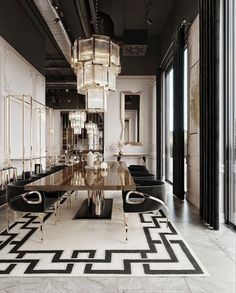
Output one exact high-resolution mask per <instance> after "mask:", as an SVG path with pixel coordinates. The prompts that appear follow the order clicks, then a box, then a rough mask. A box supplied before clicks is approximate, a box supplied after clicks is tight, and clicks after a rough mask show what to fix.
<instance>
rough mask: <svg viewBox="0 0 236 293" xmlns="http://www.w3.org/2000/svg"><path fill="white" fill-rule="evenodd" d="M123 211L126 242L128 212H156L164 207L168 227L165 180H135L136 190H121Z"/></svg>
mask: <svg viewBox="0 0 236 293" xmlns="http://www.w3.org/2000/svg"><path fill="white" fill-rule="evenodd" d="M122 199H123V211H124V223H125V230H126V239H125V240H126V242H127V241H128V214H130V213H136V214H144V213H154V214H157V213H158V212H159V211H160V210H162V209H164V210H165V212H166V218H167V220H166V224H167V227H168V223H169V220H168V216H169V210H168V207H167V205H166V202H167V196H166V192H165V182H163V181H158V180H139V181H138V180H137V181H136V191H123V192H122Z"/></svg>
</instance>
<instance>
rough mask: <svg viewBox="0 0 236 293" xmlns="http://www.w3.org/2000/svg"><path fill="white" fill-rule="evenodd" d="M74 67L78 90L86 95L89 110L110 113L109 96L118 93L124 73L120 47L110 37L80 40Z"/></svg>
mask: <svg viewBox="0 0 236 293" xmlns="http://www.w3.org/2000/svg"><path fill="white" fill-rule="evenodd" d="M71 66H72V68H73V69H74V71H75V74H76V76H77V91H78V93H80V94H83V95H85V96H86V109H87V111H90V112H104V111H106V107H107V105H106V98H107V94H108V92H109V91H115V90H116V78H117V76H118V74H119V73H120V48H119V46H118V45H117V44H115V43H114V42H112V41H111V39H110V37H108V36H103V35H97V34H94V35H92V37H90V38H87V39H83V38H80V39H78V40H76V41H75V43H74V47H73V48H72V63H71Z"/></svg>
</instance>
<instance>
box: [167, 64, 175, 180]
mask: <svg viewBox="0 0 236 293" xmlns="http://www.w3.org/2000/svg"><path fill="white" fill-rule="evenodd" d="M173 87H174V85H173V68H171V70H170V71H168V72H167V73H166V77H165V103H166V105H165V109H166V111H165V112H166V119H165V120H166V121H165V125H166V130H165V137H166V141H165V144H166V146H165V150H166V151H165V153H166V166H165V167H166V168H165V170H166V172H165V173H166V180H167V181H169V182H170V183H173V130H174V122H173V119H174V117H173V115H174V112H173V106H174V105H173V102H174V101H173Z"/></svg>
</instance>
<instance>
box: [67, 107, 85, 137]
mask: <svg viewBox="0 0 236 293" xmlns="http://www.w3.org/2000/svg"><path fill="white" fill-rule="evenodd" d="M69 120H70V123H71V127H72V128H73V129H74V134H81V129H82V128H84V124H85V121H86V113H85V112H84V111H73V112H70V113H69Z"/></svg>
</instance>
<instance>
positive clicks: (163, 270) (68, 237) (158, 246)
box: [0, 193, 207, 276]
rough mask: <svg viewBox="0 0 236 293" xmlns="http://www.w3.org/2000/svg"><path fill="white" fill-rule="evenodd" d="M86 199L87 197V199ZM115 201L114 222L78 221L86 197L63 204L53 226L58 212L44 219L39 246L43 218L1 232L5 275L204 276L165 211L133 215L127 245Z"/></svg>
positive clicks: (0, 269)
mask: <svg viewBox="0 0 236 293" xmlns="http://www.w3.org/2000/svg"><path fill="white" fill-rule="evenodd" d="M85 196H86V195H85ZM112 198H114V206H113V215H112V220H101V221H99V220H95V221H94V220H78V221H73V220H72V218H73V215H74V214H75V212H76V210H77V209H78V207H79V205H80V204H81V202H82V200H83V199H82V198H81V197H80V198H77V199H74V198H73V201H72V207H67V204H66V203H63V205H62V207H61V219H60V221H59V222H58V223H57V225H54V216H53V211H48V213H47V214H46V216H45V220H44V241H43V243H40V242H39V237H40V236H39V235H40V234H39V231H38V219H37V216H36V215H30V214H27V215H25V216H23V217H22V218H20V219H18V220H17V221H15V222H14V223H13V224H12V225H11V229H10V230H9V233H7V231H6V230H4V231H3V232H1V233H0V276H50V275H51V276H55V275H66V276H105V275H106V276H113V275H114V276H117V275H119V276H122V275H124V276H129V275H130V276H145V275H146V276H148V275H149V276H152V275H160V276H167V275H168V276H171V275H172V276H204V275H207V272H206V270H205V269H204V267H203V266H202V264H201V263H200V262H199V260H198V259H197V258H196V256H195V255H194V254H193V252H192V250H191V249H190V247H189V246H188V245H187V243H186V242H185V241H184V239H183V238H182V236H181V235H180V234H179V233H178V231H177V230H176V229H175V227H174V226H173V224H172V223H169V227H167V226H166V218H165V216H164V214H163V213H162V212H160V213H158V214H157V215H153V214H144V215H136V214H134V215H130V216H129V240H128V243H124V238H125V228H124V225H123V223H122V221H121V220H122V219H123V214H122V205H121V196H120V194H119V193H113V195H112Z"/></svg>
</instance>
